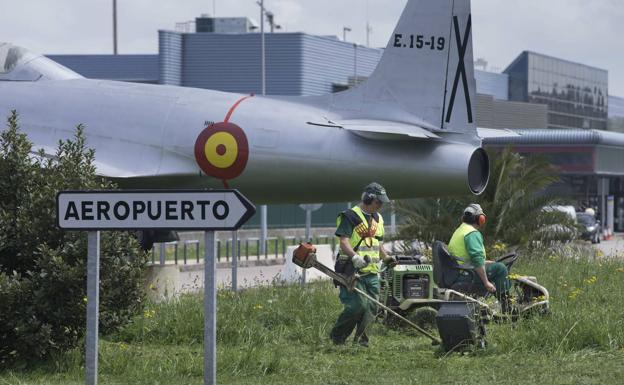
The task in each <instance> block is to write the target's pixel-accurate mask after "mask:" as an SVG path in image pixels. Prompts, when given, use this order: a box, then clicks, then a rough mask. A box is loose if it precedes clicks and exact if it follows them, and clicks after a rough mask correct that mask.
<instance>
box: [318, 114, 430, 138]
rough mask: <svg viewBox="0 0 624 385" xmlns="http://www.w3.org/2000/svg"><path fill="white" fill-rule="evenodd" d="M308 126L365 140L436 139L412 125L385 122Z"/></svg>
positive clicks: (326, 123)
mask: <svg viewBox="0 0 624 385" xmlns="http://www.w3.org/2000/svg"><path fill="white" fill-rule="evenodd" d="M308 124H310V125H317V126H324V127H337V128H343V129H345V130H349V131H351V132H353V133H354V134H356V135H359V136H362V137H365V138H367V139H376V140H398V139H432V138H433V139H438V138H440V137H439V136H438V135H436V134H434V133H433V132H431V131H429V130H427V129H425V128H423V127H420V126H417V125H413V124H407V123H400V122H392V121H385V120H371V119H353V120H341V121H336V122H334V121H330V120H328V121H327V122H325V123H313V122H308Z"/></svg>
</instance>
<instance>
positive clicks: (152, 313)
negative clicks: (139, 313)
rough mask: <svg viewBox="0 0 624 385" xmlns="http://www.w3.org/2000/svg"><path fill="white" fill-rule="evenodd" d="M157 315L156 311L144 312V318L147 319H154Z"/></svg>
mask: <svg viewBox="0 0 624 385" xmlns="http://www.w3.org/2000/svg"><path fill="white" fill-rule="evenodd" d="M154 315H156V310H145V311H144V312H143V317H145V318H153V317H154Z"/></svg>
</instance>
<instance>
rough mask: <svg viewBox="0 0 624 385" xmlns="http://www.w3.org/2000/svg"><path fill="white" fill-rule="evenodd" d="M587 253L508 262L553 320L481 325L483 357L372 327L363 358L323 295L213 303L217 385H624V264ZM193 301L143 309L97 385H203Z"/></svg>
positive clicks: (19, 379) (224, 296)
mask: <svg viewBox="0 0 624 385" xmlns="http://www.w3.org/2000/svg"><path fill="white" fill-rule="evenodd" d="M584 253H586V251H584V250H572V251H571V250H570V249H569V248H568V249H562V250H558V251H556V252H542V253H536V254H534V255H532V256H531V257H530V258H528V257H525V258H522V259H521V260H519V261H518V262H516V265H515V266H514V269H513V270H514V271H515V273H522V274H528V275H535V276H537V277H538V279H539V282H540V283H542V284H543V285H545V286H546V287H547V288H548V289H549V291H550V293H551V297H552V301H551V308H552V311H551V314H550V315H549V316H545V317H539V318H532V319H523V320H520V321H519V322H518V323H516V324H514V325H509V324H501V325H497V324H490V325H488V342H489V346H488V348H487V349H486V350H483V351H474V352H472V353H468V354H464V355H460V354H456V353H454V354H449V355H445V354H444V353H443V352H441V351H440V350H439V349H437V348H435V347H432V346H431V345H430V343H429V342H428V340H426V339H425V338H423V337H420V336H417V335H415V334H414V333H412V332H410V331H408V330H404V331H401V330H390V329H387V328H385V327H383V326H382V325H381V324H376V325H375V326H374V329H373V331H372V337H371V346H370V348H368V349H366V348H361V347H355V346H351V345H346V346H334V345H332V344H331V343H330V342H329V341H328V338H327V335H328V333H329V330H330V328H331V326H332V324H333V322H334V321H335V319H336V317H337V315H338V313H339V312H340V310H341V305H340V303H339V302H338V300H337V296H336V291H335V289H334V288H333V287H332V286H331V285H329V284H327V283H321V284H314V285H310V286H309V287H308V288H306V289H305V290H301V289H300V288H299V287H297V286H290V287H263V288H258V289H249V290H246V291H244V292H241V293H239V294H234V293H231V292H229V291H222V292H219V294H218V303H219V310H218V321H217V324H218V332H217V339H218V341H217V344H218V345H217V350H218V353H217V354H218V363H217V368H218V374H217V378H218V382H219V383H221V384H328V385H347V384H376V385H377V384H422V383H425V384H453V385H454V384H503V383H504V384H527V383H536V384H607V383H619V381H620V379H621V378H624V315H623V310H622V309H624V298H623V297H622V294H623V293H624V263H623V262H621V261H614V260H593V259H592V258H590V257H589V256H587V255H584ZM202 339H203V314H202V298H201V296H184V297H181V298H180V299H179V300H176V301H174V302H170V303H167V304H151V305H149V306H148V308H147V309H146V310H145V312H144V314H142V315H140V316H137V317H136V318H135V319H134V320H133V321H132V323H130V324H129V325H127V326H126V327H124V328H123V329H122V330H120V331H119V332H118V333H116V334H114V335H110V336H106V337H105V338H103V340H102V341H101V345H100V376H99V381H100V383H102V384H200V383H202V381H203V377H202V376H203V372H202V370H203V369H202V368H203V345H202ZM83 365H84V359H83V357H82V353H81V351H80V349H76V350H73V351H70V352H68V353H66V354H64V355H62V356H59V357H57V358H56V359H53V360H50V362H48V363H46V364H44V365H42V366H39V367H37V368H34V369H30V370H23V371H7V372H4V373H0V385H1V384H82V383H83V382H84V379H83V371H84V369H83Z"/></svg>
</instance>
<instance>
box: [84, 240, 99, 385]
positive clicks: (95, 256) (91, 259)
mask: <svg viewBox="0 0 624 385" xmlns="http://www.w3.org/2000/svg"><path fill="white" fill-rule="evenodd" d="M87 239H88V245H87V340H86V365H85V368H86V372H87V373H86V377H85V380H86V384H87V385H97V373H98V318H99V314H98V313H99V305H100V287H99V282H100V232H99V231H89V233H88V235H87Z"/></svg>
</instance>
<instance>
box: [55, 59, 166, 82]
mask: <svg viewBox="0 0 624 385" xmlns="http://www.w3.org/2000/svg"><path fill="white" fill-rule="evenodd" d="M46 56H47V57H48V58H50V59H51V60H54V61H55V62H57V63H59V64H61V65H63V66H65V67H67V68H69V69H71V70H73V71H75V72H77V73H79V74H80V75H82V76H84V77H86V78H90V79H106V80H121V81H128V82H141V83H158V79H159V78H160V76H159V70H158V66H159V64H158V55H46Z"/></svg>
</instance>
